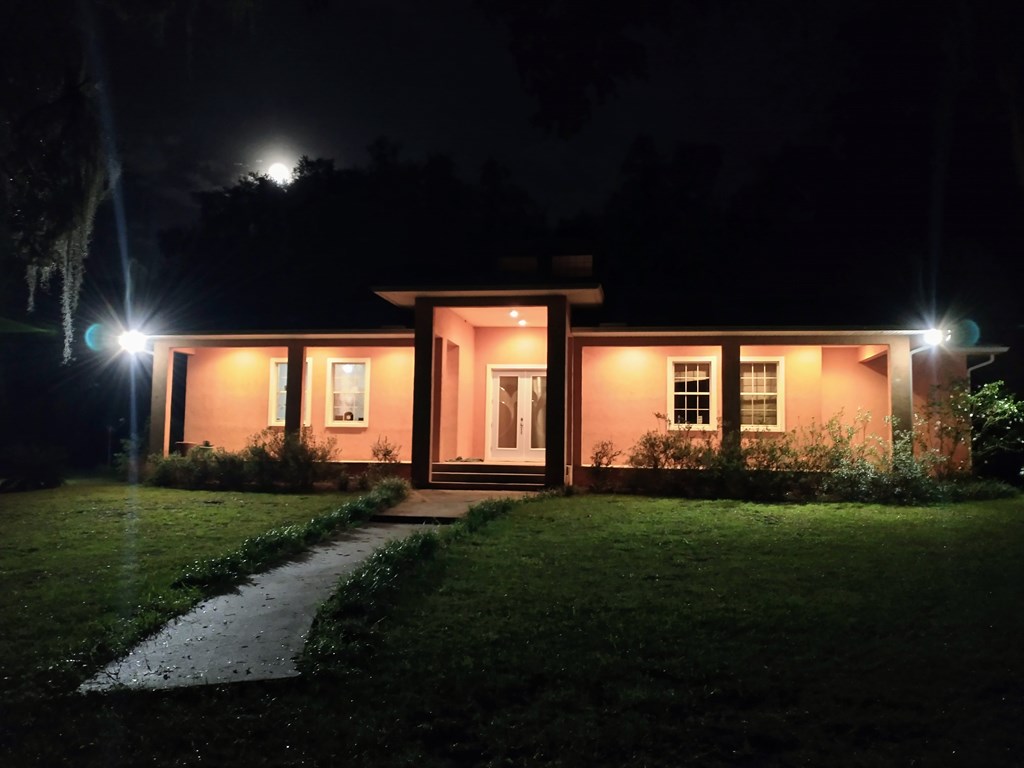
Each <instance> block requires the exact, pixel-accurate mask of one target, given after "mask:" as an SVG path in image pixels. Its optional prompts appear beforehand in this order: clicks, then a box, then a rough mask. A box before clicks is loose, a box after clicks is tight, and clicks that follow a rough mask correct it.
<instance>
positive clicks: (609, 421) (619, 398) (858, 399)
mask: <svg viewBox="0 0 1024 768" xmlns="http://www.w3.org/2000/svg"><path fill="white" fill-rule="evenodd" d="M740 355H741V357H742V358H752V357H781V358H782V359H783V371H784V391H785V424H784V427H785V429H786V430H787V431H788V430H792V429H800V428H807V427H810V426H812V425H813V424H818V425H820V424H821V423H822V422H823V421H826V420H828V419H829V418H831V417H832V416H833V415H835V414H837V413H838V412H839V411H840V410H842V411H843V412H844V414H845V419H844V421H846V422H851V423H852V421H853V420H854V418H855V416H856V414H857V410H858V408H861V409H863V410H866V411H871V412H872V416H873V422H872V425H873V426H872V429H877V430H878V433H879V434H880V435H882V436H884V437H888V434H889V432H888V425H887V424H885V421H884V417H885V416H886V415H887V414H888V412H889V389H888V387H889V385H888V380H887V377H886V375H885V365H884V360H883V361H882V363H881V364H879V363H878V362H867V363H861V362H859V361H860V359H862V358H863V357H866V356H867V355H866V354H865V353H864V351H863V349H862V348H861V347H852V346H851V347H838V348H832V347H821V346H816V345H792V346H767V345H763V346H762V345H749V346H743V347H742V348H741V349H740ZM672 357H696V358H711V359H712V360H713V361H714V364H715V377H716V380H717V388H716V401H717V404H716V411H717V413H716V414H715V416H714V418H715V421H716V422H719V421H720V420H721V407H722V404H721V381H720V377H721V352H720V349H719V348H718V347H708V346H700V347H686V346H658V347H652V346H617V347H612V346H608V347H602V346H588V347H584V348H583V350H582V374H581V375H582V381H581V393H580V396H581V410H582V423H581V424H580V425H579V429H580V435H581V452H582V455H581V459H582V462H583V463H584V464H588V463H589V461H590V455H591V452H592V450H593V446H594V445H595V444H596V443H597V442H598V441H601V440H611V441H612V442H613V443H614V444H615V446H616V447H617V448H618V449H620V450H622V451H623V452H624V453H625V452H628V451H629V449H630V447H631V446H632V445H633V444H634V443H635V442H636V440H637V438H638V437H639V436H640V435H641V434H642V433H643V432H645V431H647V430H651V429H660V428H661V426H662V425H661V423H660V422H659V421H658V420H657V419H655V418H654V415H653V414H654V413H655V412H657V413H665V412H666V409H667V408H668V359H669V358H672ZM879 371H880V372H881V373H879ZM693 434H694V435H696V434H698V433H697V432H696V430H695V431H694V433H693ZM771 435H772V433H758V432H747V433H745V436H746V437H747V438H749V439H772V438H771ZM620 461H625V456H623V457H622V458H621V459H620Z"/></svg>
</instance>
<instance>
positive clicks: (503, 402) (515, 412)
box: [496, 376, 519, 448]
mask: <svg viewBox="0 0 1024 768" xmlns="http://www.w3.org/2000/svg"><path fill="white" fill-rule="evenodd" d="M496 406H497V408H498V445H497V447H498V448H515V447H516V444H517V441H518V437H519V377H518V376H499V377H498V402H497V403H496Z"/></svg>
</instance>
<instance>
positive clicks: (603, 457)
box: [590, 440, 622, 493]
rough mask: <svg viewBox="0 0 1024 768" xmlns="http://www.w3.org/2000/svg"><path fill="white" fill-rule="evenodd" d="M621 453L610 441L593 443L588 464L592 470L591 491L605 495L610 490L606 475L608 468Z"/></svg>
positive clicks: (610, 485)
mask: <svg viewBox="0 0 1024 768" xmlns="http://www.w3.org/2000/svg"><path fill="white" fill-rule="evenodd" d="M620 456H622V451H620V450H619V449H618V448H616V447H615V443H613V442H612V441H611V440H600V441H598V442H597V443H594V448H593V450H592V451H591V453H590V463H591V466H593V468H594V475H593V477H594V484H593V489H594V490H595V491H597V492H599V493H605V492H607V491H610V490H611V489H612V484H611V482H610V481H611V478H610V477H609V475H608V471H607V470H608V467H610V466H612V465H613V464H614V463H615V462H616V460H618V458H619V457H620Z"/></svg>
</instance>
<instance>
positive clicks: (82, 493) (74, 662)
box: [0, 481, 351, 697]
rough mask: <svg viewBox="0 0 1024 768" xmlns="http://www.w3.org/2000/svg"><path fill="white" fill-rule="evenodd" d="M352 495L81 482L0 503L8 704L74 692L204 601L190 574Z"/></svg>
mask: <svg viewBox="0 0 1024 768" xmlns="http://www.w3.org/2000/svg"><path fill="white" fill-rule="evenodd" d="M349 498H351V495H349V494H307V495H274V494H255V493H219V492H208V491H178V490H169V489H161V488H150V487H145V486H141V487H132V486H127V485H125V484H123V483H105V482H98V481H79V482H73V483H70V484H68V485H65V486H63V487H61V488H56V489H53V490H48V491H35V492H32V493H20V494H8V495H4V496H0V526H2V529H0V530H2V531H3V535H2V536H0V583H2V585H3V589H0V626H2V627H3V631H2V632H0V697H3V696H9V695H12V694H14V693H16V692H19V691H20V692H31V691H38V690H39V689H40V688H43V689H46V688H49V687H52V686H62V685H63V686H67V685H69V684H73V683H74V682H75V680H76V679H77V678H78V677H80V676H81V674H83V672H84V670H83V669H82V667H81V663H82V662H83V661H85V660H90V661H93V662H94V661H95V660H96V659H98V658H103V657H109V656H111V655H113V654H115V653H116V652H117V651H118V650H121V649H122V648H123V647H124V645H125V643H129V642H131V641H132V640H134V639H137V637H138V634H139V633H140V632H143V631H145V630H146V629H152V628H155V627H158V626H160V624H162V623H163V622H164V621H166V620H167V618H168V617H169V616H171V615H174V614H176V613H178V612H180V611H182V610H184V609H186V608H188V607H189V606H190V605H191V604H192V603H194V602H195V600H196V599H197V598H198V597H199V592H198V591H197V590H195V589H184V590H182V589H172V588H171V583H172V582H173V581H174V580H175V578H176V577H177V576H178V575H179V574H180V573H181V572H182V569H183V568H184V567H185V566H186V565H187V564H189V563H191V562H194V561H195V560H197V559H202V558H207V557H214V556H217V555H222V554H224V553H225V552H227V551H229V550H231V549H233V548H235V547H238V546H239V545H240V544H241V543H242V541H243V540H244V539H246V538H247V537H250V536H254V535H257V534H260V533H263V532H264V531H266V530H268V529H270V528H273V527H276V526H281V525H286V524H295V523H304V522H306V521H308V520H309V519H310V518H311V517H314V516H317V515H322V514H324V513H327V512H330V511H332V510H335V509H337V508H338V507H339V506H340V505H341V504H342V503H343V502H344V501H346V500H347V499H349Z"/></svg>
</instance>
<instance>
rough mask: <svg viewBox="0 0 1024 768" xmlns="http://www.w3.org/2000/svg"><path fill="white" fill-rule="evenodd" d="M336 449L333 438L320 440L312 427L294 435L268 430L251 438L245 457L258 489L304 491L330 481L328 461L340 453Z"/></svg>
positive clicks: (243, 453)
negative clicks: (319, 483) (280, 487)
mask: <svg viewBox="0 0 1024 768" xmlns="http://www.w3.org/2000/svg"><path fill="white" fill-rule="evenodd" d="M335 446H336V441H335V439H334V438H333V437H326V438H323V439H317V437H316V435H314V434H313V430H312V429H310V428H309V427H303V428H302V429H301V430H300V431H299V432H298V433H294V434H293V433H286V432H282V431H281V430H277V429H273V428H271V427H268V428H266V429H264V430H263V431H262V432H259V433H257V434H256V435H253V436H252V437H251V438H249V444H248V445H247V446H246V447H245V449H244V450H243V451H242V457H243V460H244V462H245V466H246V467H247V468H248V470H249V472H250V479H251V480H252V482H254V484H255V485H257V486H258V487H260V488H266V489H270V488H274V487H277V486H283V487H285V488H287V489H289V490H293V491H302V490H308V489H310V488H312V487H313V483H314V482H316V481H317V480H325V479H327V473H328V471H329V470H328V465H329V462H331V461H332V460H333V459H334V456H335V454H336V453H337V451H336V448H335Z"/></svg>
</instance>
